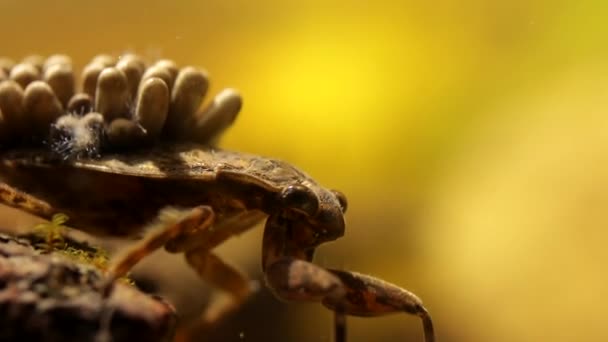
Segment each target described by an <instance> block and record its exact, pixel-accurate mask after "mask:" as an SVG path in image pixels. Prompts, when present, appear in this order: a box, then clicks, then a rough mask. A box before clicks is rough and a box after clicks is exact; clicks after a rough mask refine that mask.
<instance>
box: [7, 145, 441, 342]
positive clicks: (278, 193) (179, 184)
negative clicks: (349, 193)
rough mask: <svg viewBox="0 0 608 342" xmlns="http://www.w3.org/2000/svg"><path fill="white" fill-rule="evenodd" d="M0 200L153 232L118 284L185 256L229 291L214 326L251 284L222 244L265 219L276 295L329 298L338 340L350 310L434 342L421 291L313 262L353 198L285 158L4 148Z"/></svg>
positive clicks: (96, 224) (211, 314) (202, 151)
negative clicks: (396, 321)
mask: <svg viewBox="0 0 608 342" xmlns="http://www.w3.org/2000/svg"><path fill="white" fill-rule="evenodd" d="M0 176H1V178H2V183H0V201H1V202H3V203H5V204H8V205H10V206H13V207H16V208H20V209H22V210H24V211H27V212H30V213H32V214H34V215H37V216H40V217H42V218H46V219H51V218H52V217H53V216H54V215H56V214H58V213H63V214H66V215H67V216H69V217H70V224H71V225H72V226H74V227H77V228H79V229H82V230H85V231H88V232H92V233H94V234H98V235H111V236H137V235H140V234H141V233H142V232H144V231H147V230H150V228H151V226H152V228H154V229H151V230H150V231H151V233H150V234H148V235H147V236H146V237H145V238H143V239H142V240H141V241H140V242H138V243H137V244H136V245H135V246H133V248H132V249H130V250H129V251H127V252H126V253H125V254H124V255H123V256H121V257H119V258H117V259H116V260H114V262H113V264H112V266H111V267H110V270H109V277H111V278H112V279H117V278H119V277H122V276H124V275H125V274H126V273H127V272H128V271H129V270H131V269H132V267H133V266H134V265H135V264H137V263H138V262H139V261H140V260H142V259H143V258H145V257H146V256H147V255H149V254H150V253H152V252H154V251H155V250H157V249H159V248H163V247H164V248H165V249H166V250H167V251H169V252H171V253H184V254H185V258H186V260H187V262H188V264H189V265H190V266H191V267H192V268H194V269H195V270H196V271H197V272H198V274H199V275H200V276H201V277H202V278H203V279H204V280H205V281H207V282H209V283H211V284H212V285H214V286H216V287H217V288H220V289H223V290H225V291H227V292H228V293H229V294H231V295H232V296H231V298H232V300H231V301H230V302H229V303H226V302H221V303H220V302H212V303H211V304H210V305H209V307H208V308H207V309H206V312H205V313H204V315H203V317H204V320H205V321H206V322H208V323H213V322H214V321H217V320H218V319H220V318H221V317H222V316H223V315H225V314H226V313H228V312H230V311H232V310H234V309H236V308H237V307H238V306H239V305H240V304H241V303H242V302H243V301H244V300H245V299H246V298H247V297H248V296H249V295H251V293H252V291H253V289H252V288H251V286H250V281H249V279H248V278H247V277H246V276H245V275H244V274H242V273H241V272H239V271H238V270H236V269H235V268H233V267H232V266H230V265H228V264H226V263H224V262H223V261H222V260H221V259H220V258H219V257H218V256H217V255H216V254H215V253H214V252H213V249H214V248H215V247H216V246H218V245H220V244H222V243H223V242H225V241H226V240H227V239H229V238H230V237H231V236H233V235H237V234H240V233H242V232H244V231H246V230H248V229H251V228H253V227H254V226H256V224H257V223H259V222H261V221H262V220H266V222H265V227H264V235H263V246H262V263H261V264H262V269H263V271H264V275H265V282H266V285H267V286H268V287H269V289H270V290H271V291H272V292H273V293H274V294H275V295H276V296H277V297H279V298H281V299H284V300H289V301H313V302H321V303H322V304H323V305H324V306H326V307H327V308H329V309H330V310H332V311H333V312H334V313H335V314H334V329H335V340H336V341H337V342H344V341H345V340H346V315H354V316H380V315H384V314H389V313H397V312H405V313H409V314H414V315H417V316H419V317H420V318H421V319H422V322H423V329H424V332H425V341H426V342H432V341H434V340H435V337H434V331H433V324H432V321H431V318H430V315H429V314H428V312H427V310H426V309H425V307H424V306H423V305H422V302H421V300H420V299H418V298H417V297H416V296H415V295H414V294H413V293H411V292H409V291H407V290H404V289H401V288H399V287H397V286H396V285H392V284H389V283H387V282H384V281H382V280H380V279H377V278H374V277H371V276H368V275H363V274H359V273H355V272H349V271H344V270H337V269H326V268H323V267H320V266H318V265H315V264H314V263H312V261H313V256H314V252H315V249H316V248H317V247H318V246H319V245H321V244H323V243H326V242H329V241H333V240H336V239H338V238H340V237H341V236H343V234H344V232H345V221H344V213H345V211H346V209H347V201H346V198H345V196H344V195H343V194H342V193H340V192H339V191H335V190H330V189H326V188H324V187H322V186H320V185H319V184H318V183H316V182H315V181H314V180H313V179H312V178H311V177H309V176H308V175H307V174H305V173H304V172H302V171H300V170H298V169H297V168H295V167H294V166H292V165H290V164H288V163H286V162H282V161H279V160H275V159H271V158H265V157H260V156H255V155H250V154H246V153H240V152H230V151H226V150H222V149H218V148H215V147H212V146H210V145H203V144H197V143H190V142H180V141H170V142H166V141H165V142H158V143H156V144H154V145H152V146H147V147H142V148H136V149H130V150H127V151H120V152H109V153H103V154H101V156H97V157H95V158H93V157H88V156H78V158H72V159H67V160H66V159H65V158H60V157H58V155H57V153H56V151H52V150H49V149H47V148H44V147H31V148H28V147H19V148H11V149H7V150H5V151H2V152H1V159H0Z"/></svg>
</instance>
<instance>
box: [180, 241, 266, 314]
mask: <svg viewBox="0 0 608 342" xmlns="http://www.w3.org/2000/svg"><path fill="white" fill-rule="evenodd" d="M186 260H187V261H188V264H189V265H190V266H191V267H192V268H194V269H195V270H196V271H197V272H198V274H199V275H200V276H201V278H203V279H204V280H205V281H207V282H209V283H210V284H212V285H213V286H215V287H217V288H220V289H222V290H224V291H226V292H228V293H229V294H230V297H229V298H226V297H220V296H218V295H217V294H216V295H212V297H211V300H210V303H209V305H208V306H207V308H206V309H205V313H204V314H203V316H202V321H203V323H204V324H205V325H211V324H214V323H215V322H217V321H218V320H220V319H221V318H222V317H224V316H225V315H226V314H228V313H230V312H232V311H234V310H235V309H237V308H238V307H239V306H240V305H241V304H242V303H243V302H245V300H246V299H247V298H248V297H249V295H251V294H252V293H253V291H254V290H255V288H254V287H252V282H251V281H250V280H249V278H248V277H247V276H246V275H245V274H243V273H242V272H240V271H239V270H237V269H236V268H234V267H232V266H230V265H228V264H226V263H225V262H224V261H222V260H221V259H220V258H219V257H218V256H217V255H215V254H213V253H211V252H209V250H207V249H206V248H200V249H195V250H192V251H189V252H187V253H186Z"/></svg>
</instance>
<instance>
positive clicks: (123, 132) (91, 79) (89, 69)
mask: <svg viewBox="0 0 608 342" xmlns="http://www.w3.org/2000/svg"><path fill="white" fill-rule="evenodd" d="M76 79H77V77H76V75H75V73H74V71H73V68H72V62H71V59H70V58H69V57H68V56H65V55H53V56H50V57H48V58H46V59H45V58H43V57H40V56H29V57H26V58H24V59H23V60H22V61H21V62H20V63H14V62H13V61H11V60H10V59H7V58H1V57H0V144H2V145H3V146H7V145H8V146H20V145H27V146H30V145H34V146H35V145H46V146H49V147H50V148H51V149H52V150H53V151H54V152H56V153H58V154H60V155H61V156H62V157H63V158H65V159H70V158H74V157H94V156H98V155H100V154H101V153H103V151H111V150H124V149H129V148H137V147H140V146H146V145H151V144H154V143H157V142H159V141H190V142H195V143H200V144H211V143H213V142H214V141H215V140H216V139H217V138H218V136H219V135H220V134H221V132H222V131H223V130H224V129H225V128H227V127H228V126H229V125H230V124H231V123H232V122H233V121H234V119H235V118H236V116H237V115H238V112H239V110H240V108H241V105H242V99H241V97H240V95H239V94H238V93H237V92H236V91H235V90H233V89H225V90H223V91H221V92H220V93H219V94H217V95H216V96H215V98H214V99H213V100H212V101H211V102H210V103H209V105H207V106H206V107H205V108H203V109H202V110H199V107H200V106H201V103H202V101H203V98H204V96H205V93H206V92H207V89H208V87H209V80H208V77H207V73H206V72H205V71H203V70H200V69H197V68H194V67H191V66H187V67H182V68H179V67H178V66H177V65H176V64H175V63H174V62H173V61H171V60H166V59H163V60H158V61H156V62H154V63H151V64H146V63H145V62H144V60H143V58H141V57H139V56H137V55H134V54H125V55H122V56H120V57H118V58H114V57H112V56H109V55H98V56H96V57H95V58H93V60H92V61H91V62H90V63H89V64H87V65H86V66H85V67H84V69H83V71H82V74H81V77H80V79H81V84H77V83H78V82H77V80H76Z"/></svg>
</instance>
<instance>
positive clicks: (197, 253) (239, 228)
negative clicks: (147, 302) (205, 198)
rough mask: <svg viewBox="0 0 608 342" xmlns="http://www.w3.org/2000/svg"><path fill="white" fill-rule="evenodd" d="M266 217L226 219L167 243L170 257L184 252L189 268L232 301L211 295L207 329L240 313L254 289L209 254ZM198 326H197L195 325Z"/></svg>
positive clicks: (251, 215)
mask: <svg viewBox="0 0 608 342" xmlns="http://www.w3.org/2000/svg"><path fill="white" fill-rule="evenodd" d="M264 217H265V214H264V213H262V212H260V211H245V212H239V213H236V214H232V215H227V216H223V217H222V218H221V219H218V220H216V221H215V223H214V224H213V225H212V226H208V227H205V228H204V229H199V230H198V231H196V232H195V233H193V234H189V235H180V236H177V237H176V238H174V239H172V240H171V241H169V242H168V243H167V245H166V246H165V249H166V250H167V251H168V252H171V253H179V252H184V253H185V256H186V260H187V261H188V264H189V265H190V266H191V267H192V268H193V269H194V270H196V272H197V273H198V274H199V275H200V276H201V278H202V279H203V280H205V281H206V282H209V283H210V284H212V285H214V286H215V287H217V288H219V289H221V290H224V291H226V292H228V294H229V295H230V298H227V297H225V296H221V295H219V294H212V297H211V302H210V304H209V307H208V308H207V309H206V311H205V313H204V314H203V319H202V321H200V322H198V323H199V324H201V326H198V327H197V326H194V327H192V328H193V329H197V328H204V326H208V325H211V324H213V323H215V322H217V321H219V320H220V319H221V318H222V317H224V315H226V314H228V313H230V312H232V311H234V310H235V309H237V308H238V307H239V306H240V305H241V304H242V303H243V302H244V301H245V300H246V299H247V298H248V297H249V295H251V294H252V293H253V292H254V290H255V286H252V285H253V283H252V282H251V281H250V279H249V278H248V277H247V276H246V275H244V274H243V273H241V272H240V271H239V270H237V269H235V268H234V267H232V266H230V265H228V264H226V263H225V262H224V261H222V260H221V259H220V258H219V257H218V256H217V255H215V254H213V253H211V252H210V251H211V250H212V249H213V248H215V247H216V246H218V245H220V244H221V243H223V242H224V241H226V240H227V239H228V238H230V237H231V236H234V235H237V234H240V233H243V232H244V231H246V230H249V229H251V228H253V227H255V225H256V224H257V223H258V222H259V221H260V220H261V219H263V218H264ZM195 324H196V322H195Z"/></svg>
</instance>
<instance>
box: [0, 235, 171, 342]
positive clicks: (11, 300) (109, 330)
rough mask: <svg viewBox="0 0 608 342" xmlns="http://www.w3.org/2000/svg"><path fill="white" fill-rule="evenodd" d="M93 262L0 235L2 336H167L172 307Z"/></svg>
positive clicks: (82, 338) (1, 338) (141, 338)
mask: <svg viewBox="0 0 608 342" xmlns="http://www.w3.org/2000/svg"><path fill="white" fill-rule="evenodd" d="M106 285H107V279H106V277H105V276H104V275H103V273H102V272H101V271H100V270H99V269H97V268H96V267H94V266H92V265H88V264H84V263H80V262H77V261H75V260H74V259H71V258H68V257H65V256H62V255H58V254H56V253H43V252H41V250H37V249H35V248H34V247H33V246H32V244H31V241H30V240H29V239H26V238H16V237H12V236H9V235H6V234H0V316H1V317H2V319H1V320H0V341H15V340H27V341H30V340H31V341H43V340H44V341H93V340H96V339H97V340H100V339H103V338H107V339H109V340H111V341H115V342H116V341H133V340H137V341H140V342H142V341H170V340H171V338H172V336H173V333H174V328H175V324H176V313H175V310H174V308H173V307H172V306H171V305H170V304H168V303H166V302H165V301H163V300H162V299H160V298H157V297H153V296H149V295H146V294H144V293H142V292H140V291H139V290H137V288H135V287H133V286H131V285H127V284H124V283H122V282H117V283H115V284H114V286H113V289H112V292H111V293H110V295H109V296H108V297H107V298H104V289H105V288H106Z"/></svg>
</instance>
